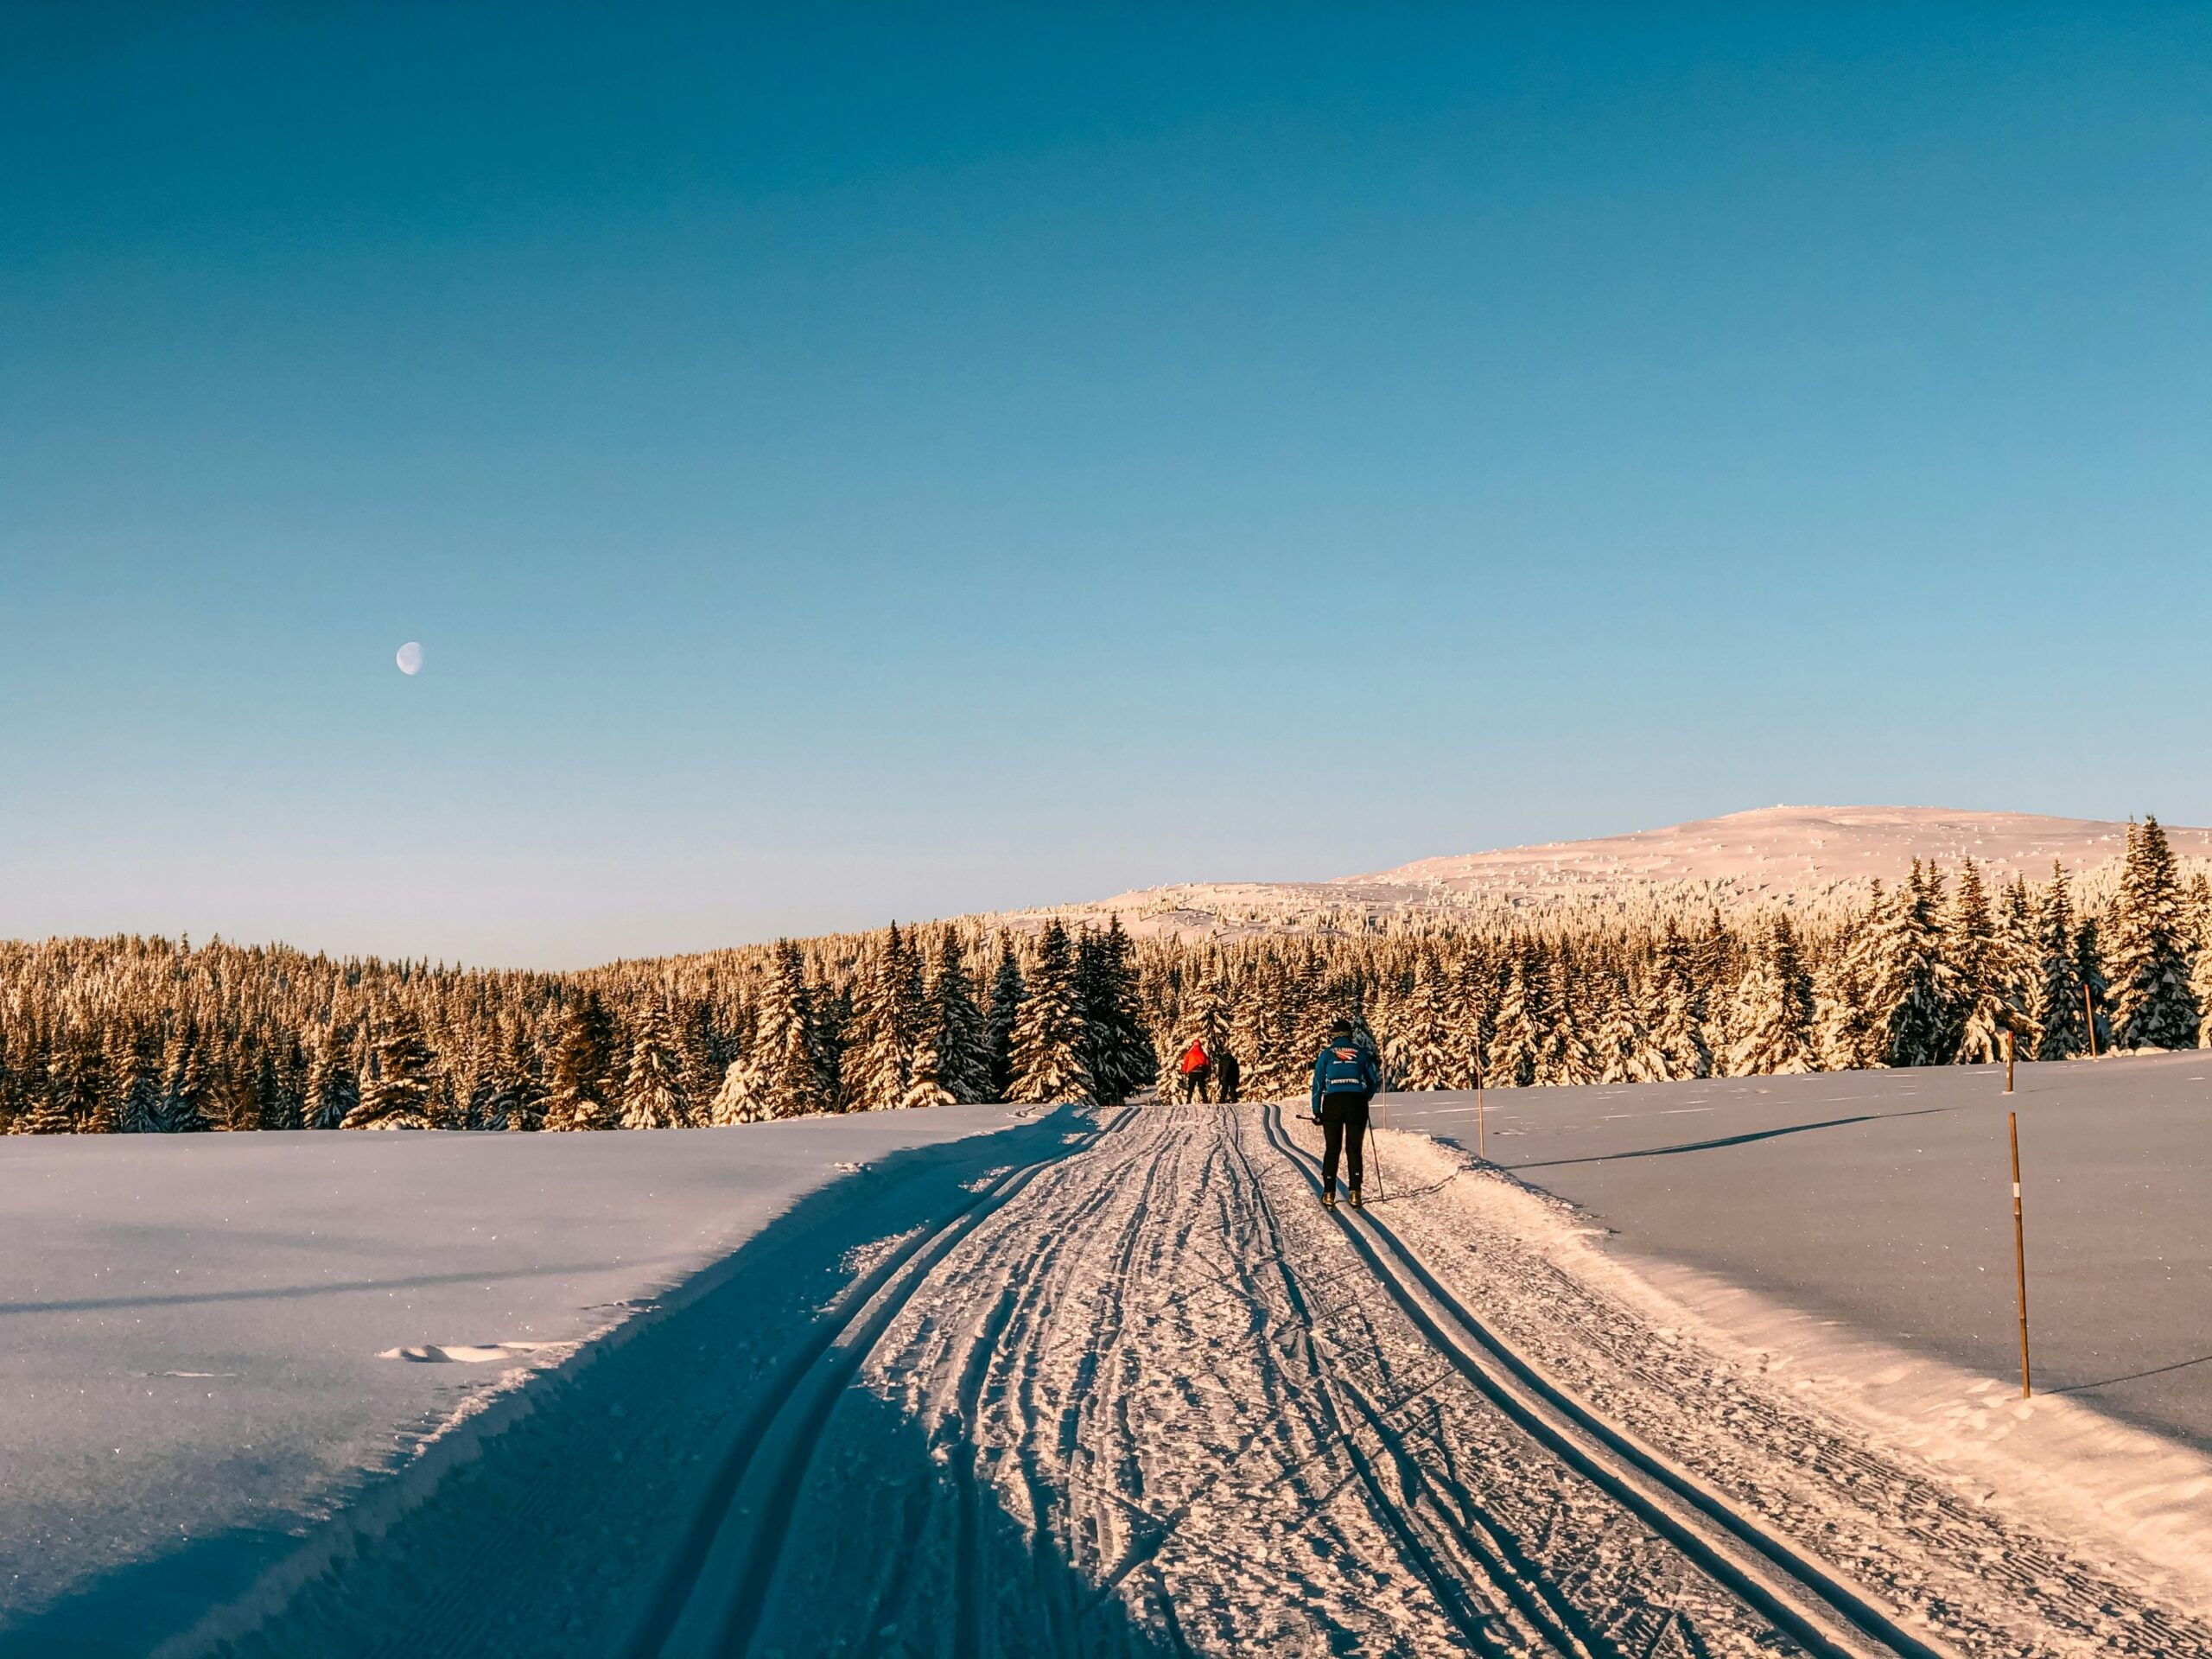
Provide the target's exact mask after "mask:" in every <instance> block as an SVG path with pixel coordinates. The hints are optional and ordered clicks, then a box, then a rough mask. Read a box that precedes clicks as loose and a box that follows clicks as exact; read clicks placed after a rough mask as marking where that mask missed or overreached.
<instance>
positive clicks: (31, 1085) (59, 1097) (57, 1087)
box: [16, 1033, 77, 1135]
mask: <svg viewBox="0 0 2212 1659" xmlns="http://www.w3.org/2000/svg"><path fill="white" fill-rule="evenodd" d="M52 1040H53V1039H52V1038H51V1036H50V1035H49V1034H48V1033H39V1034H38V1035H37V1036H36V1037H35V1038H34V1039H33V1041H32V1044H31V1046H30V1047H29V1050H28V1052H26V1053H25V1055H24V1057H23V1059H22V1063H21V1065H22V1077H21V1088H22V1096H21V1098H22V1110H21V1111H20V1113H19V1115H18V1116H17V1119H16V1123H17V1128H19V1129H20V1130H21V1132H22V1133H23V1134H25V1135H73V1134H74V1133H75V1132H76V1128H77V1125H76V1123H75V1122H74V1121H73V1119H72V1118H71V1117H70V1116H69V1062H68V1059H67V1056H66V1053H65V1052H63V1051H61V1050H60V1049H59V1048H50V1047H48V1044H49V1043H51V1042H52Z"/></svg>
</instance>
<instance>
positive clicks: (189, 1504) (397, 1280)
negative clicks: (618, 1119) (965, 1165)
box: [0, 1107, 1014, 1655]
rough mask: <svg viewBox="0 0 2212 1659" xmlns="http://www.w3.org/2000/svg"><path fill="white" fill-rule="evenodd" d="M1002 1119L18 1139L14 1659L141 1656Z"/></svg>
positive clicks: (2, 1284) (9, 1615)
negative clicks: (771, 1241) (591, 1368)
mask: <svg viewBox="0 0 2212 1659" xmlns="http://www.w3.org/2000/svg"><path fill="white" fill-rule="evenodd" d="M1013 1121H1014V1120H1012V1119H1011V1118H1010V1117H1009V1116H1008V1114H1007V1109H1004V1108H999V1107H947V1108H941V1109H936V1110H931V1111H921V1112H895V1113H878V1114H869V1115H864V1116H853V1117H842V1118H817V1119H810V1120H807V1121H804V1122H793V1123H779V1124H763V1125H757V1126H754V1127H752V1128H739V1129H694V1130H664V1131H660V1132H658V1133H655V1134H651V1135H330V1134H321V1135H312V1134H303V1135H278V1134H262V1135H83V1136H65V1135H53V1136H46V1135H11V1136H8V1137H5V1138H4V1139H0V1214H4V1215H5V1216H6V1217H7V1230H6V1238H7V1248H6V1249H4V1250H0V1317H4V1320H5V1331H6V1336H7V1340H6V1343H5V1344H4V1347H0V1651H4V1652H7V1653H11V1654H12V1653H22V1654H40V1655H44V1654H52V1653H62V1652H84V1653H92V1652H111V1653H118V1654H137V1653H143V1652H144V1651H145V1650H146V1649H147V1648H148V1646H149V1641H148V1639H147V1637H148V1636H149V1633H155V1632H159V1631H162V1630H168V1629H171V1628H174V1627H176V1626H179V1625H181V1624H186V1623H188V1622H189V1618H190V1616H191V1615H193V1614H194V1612H195V1611H197V1610H198V1609H199V1608H200V1606H202V1605H205V1604H206V1603H207V1602H208V1601H210V1600H219V1599H224V1598H226V1597H229V1596H234V1595H237V1594H238V1593H241V1592H244V1591H245V1589H246V1587H247V1586H249V1585H250V1584H251V1582H252V1581H253V1580H254V1578H255V1576H256V1575H257V1574H258V1573H261V1572H262V1571H263V1570H264V1568H265V1567H267V1566H268V1565H269V1564H270V1562H271V1561H272V1560H277V1559H278V1558H280V1557H281V1556H283V1554H286V1553H287V1552H289V1550H291V1549H293V1548H296V1545H297V1541H298V1540H297V1536H296V1535H298V1534H299V1533H300V1532H301V1531H302V1529H303V1528H305V1527H307V1526H308V1524H309V1523H311V1522H314V1521H315V1520H316V1519H318V1518H319V1517H321V1516H323V1515H326V1514H327V1513H328V1512H329V1511H330V1510H333V1509H334V1508H336V1507H338V1506H340V1505H341V1504H343V1503H347V1502H349V1501H353V1500H355V1499H358V1498H359V1497H362V1496H363V1495H364V1494H365V1493H366V1492H368V1491H373V1490H374V1489H375V1488H376V1487H377V1486H378V1483H379V1482H380V1481H382V1480H387V1479H389V1478H391V1476H392V1471H397V1470H404V1468H405V1467H406V1466H407V1465H410V1464H411V1463H413V1462H414V1461H416V1459H418V1458H419V1457H421V1456H422V1455H423V1452H424V1449H425V1447H426V1446H430V1445H434V1444H435V1442H436V1441H437V1440H438V1439H439V1437H441V1436H442V1435H444V1434H447V1433H449V1432H450V1431H451V1430H452V1429H453V1428H454V1427H455V1425H456V1424H457V1423H460V1422H465V1421H467V1418H468V1417H469V1415H470V1414H471V1413H472V1412H474V1410H476V1409H477V1408H479V1407H480V1406H481V1405H483V1404H484V1403H485V1402H486V1400H487V1399H490V1398H492V1397H494V1396H496V1395H498V1394H499V1391H500V1390H501V1389H503V1388H511V1387H512V1386H513V1385H514V1383H516V1382H517V1381H518V1379H520V1378H523V1377H527V1376H531V1375H533V1374H535V1373H536V1372H537V1370H539V1368H543V1367H547V1366H552V1365H557V1364H560V1363H564V1362H565V1361H567V1360H568V1359H569V1357H570V1356H572V1355H573V1354H574V1353H575V1348H576V1344H578V1342H579V1341H580V1340H581V1339H582V1338H586V1337H588V1336H590V1335H591V1334H592V1333H594V1332H598V1331H601V1330H603V1329H605V1328H607V1327H608V1326H609V1325H614V1324H617V1323H619V1322H620V1321H621V1320H623V1319H625V1318H626V1317H627V1316H629V1315H631V1314H632V1313H635V1312H637V1311H638V1310H639V1309H640V1308H641V1307H643V1306H648V1305H650V1304H651V1303H652V1301H653V1300H655V1299H656V1298H658V1297H659V1296H660V1295H661V1294H662V1293H663V1292H664V1290H665V1289H666V1287H670V1286H671V1285H673V1284H677V1283H678V1282H680V1281H684V1280H686V1279H687V1278H688V1277H689V1276H690V1275H692V1274H695V1273H696V1271H697V1270H698V1269H699V1268H701V1267H702V1265H703V1264H705V1263H707V1262H711V1261H714V1260H715V1259H716V1258H718V1257H721V1256H723V1255H727V1254H728V1252H729V1251H730V1250H732V1249H734V1248H736V1247H737V1245H738V1244H740V1243H741V1242H742V1241H743V1240H744V1239H745V1238H747V1236H751V1235H752V1234H753V1233H756V1232H757V1231H758V1230H760V1228H761V1227H762V1226H763V1225H764V1224H766V1223H767V1222H768V1221H770V1220H771V1219H772V1218H773V1217H775V1216H777V1215H778V1214H779V1213H781V1212H783V1211H785V1210H787V1209H788V1208H789V1207H790V1206H791V1204H792V1203H793V1201H794V1200H795V1199H797V1198H799V1197H801V1196H802V1195H804V1194H805V1193H807V1192H810V1191H811V1190H813V1189H815V1188H817V1187H820V1186H822V1185H823V1184H825V1183H829V1182H834V1181H837V1180H839V1179H841V1176H842V1174H843V1173H846V1172H849V1171H851V1170H852V1169H854V1168H855V1166H856V1165H860V1164H865V1163H868V1162H871V1161H873V1160H878V1159H880V1158H882V1157H885V1156H887V1155H889V1154H894V1153H896V1152H898V1151H899V1149H901V1148H905V1147H916V1146H925V1145H933V1144H938V1143H942V1142H944V1141H949V1140H952V1139H956V1138H958V1137H963V1136H969V1135H986V1138H987V1139H988V1135H987V1132H988V1131H991V1130H995V1129H1002V1128H1006V1127H1007V1125H1008V1124H1009V1122H1013ZM410 1362H411V1363H410Z"/></svg>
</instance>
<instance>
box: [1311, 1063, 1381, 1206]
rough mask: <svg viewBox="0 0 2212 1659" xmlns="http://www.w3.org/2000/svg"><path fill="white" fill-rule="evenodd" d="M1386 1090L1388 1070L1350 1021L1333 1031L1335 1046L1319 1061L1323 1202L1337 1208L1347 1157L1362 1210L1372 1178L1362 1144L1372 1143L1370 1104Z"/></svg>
mask: <svg viewBox="0 0 2212 1659" xmlns="http://www.w3.org/2000/svg"><path fill="white" fill-rule="evenodd" d="M1382 1086H1383V1070H1382V1068H1381V1067H1380V1066H1378V1065H1376V1063H1375V1056H1374V1054H1373V1053H1372V1052H1370V1050H1369V1048H1368V1046H1367V1045H1366V1044H1364V1043H1363V1042H1361V1041H1360V1040H1359V1039H1358V1037H1357V1034H1355V1033H1354V1032H1353V1029H1352V1023H1351V1020H1338V1021H1337V1022H1336V1024H1335V1025H1333V1026H1332V1027H1329V1040H1328V1041H1327V1042H1326V1043H1325V1044H1324V1045H1323V1046H1322V1048H1321V1052H1319V1054H1317V1055H1315V1056H1314V1058H1313V1121H1314V1122H1316V1123H1319V1125H1320V1126H1321V1202H1322V1203H1323V1204H1324V1205H1326V1206H1327V1207H1328V1208H1330V1209H1332V1210H1333V1209H1335V1208H1336V1207H1337V1157H1338V1153H1339V1152H1341V1153H1342V1154H1343V1155H1344V1173H1345V1174H1346V1175H1347V1176H1348V1177H1349V1178H1350V1179H1349V1181H1348V1182H1347V1185H1349V1186H1350V1187H1351V1207H1352V1208H1353V1209H1355V1210H1357V1209H1358V1208H1359V1181H1360V1177H1361V1176H1362V1175H1363V1174H1364V1173H1366V1171H1365V1168H1364V1166H1363V1160H1362V1158H1361V1155H1360V1154H1361V1152H1362V1150H1363V1145H1362V1143H1363V1141H1365V1139H1366V1137H1367V1103H1368V1102H1369V1101H1370V1100H1372V1099H1373V1098H1374V1097H1375V1091H1376V1090H1377V1089H1379V1088H1381V1087H1382Z"/></svg>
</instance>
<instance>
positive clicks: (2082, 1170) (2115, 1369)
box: [1379, 1052, 2212, 1452]
mask: <svg viewBox="0 0 2212 1659" xmlns="http://www.w3.org/2000/svg"><path fill="white" fill-rule="evenodd" d="M2016 1088H2017V1092H2016V1093H2015V1094H2014V1095H2013V1096H2012V1097H2011V1098H2010V1099H2009V1100H2008V1099H2007V1098H2006V1097H2005V1094H2004V1093H2003V1090H2004V1075H2003V1071H2002V1069H2001V1068H1993V1067H1965V1066H1953V1067H1931V1068H1923V1069H1916V1070H1912V1071H1857V1072H1838V1073H1833V1074H1829V1075H1825V1076H1818V1077H1733V1078H1727V1079H1724V1080H1715V1081H1712V1082H1703V1083H1671V1084H1636V1085H1630V1086H1625V1087H1620V1088H1590V1089H1516V1090H1491V1091H1490V1093H1489V1096H1488V1100H1487V1117H1488V1123H1489V1153H1490V1156H1491V1159H1492V1160H1494V1161H1495V1162H1497V1163H1498V1164H1500V1165H1503V1166H1504V1167H1506V1168H1508V1169H1510V1170H1513V1171H1515V1172H1516V1173H1518V1174H1520V1175H1521V1176H1522V1178H1524V1179H1527V1180H1529V1181H1530V1182H1532V1183H1534V1184H1535V1185H1539V1186H1541V1187H1543V1188H1544V1189H1546V1190H1547V1191H1548V1192H1554V1193H1557V1194H1558V1195H1559V1196H1560V1197H1562V1198H1568V1199H1571V1200H1573V1202H1574V1203H1576V1204H1578V1205H1582V1206H1584V1207H1585V1208H1586V1209H1587V1210H1589V1211H1591V1212H1592V1214H1594V1215H1595V1216H1596V1217H1599V1218H1600V1219H1601V1220H1603V1221H1604V1222H1605V1224H1607V1225H1608V1226H1610V1227H1611V1228H1613V1229H1615V1230H1617V1233H1618V1238H1617V1239H1616V1241H1615V1245H1616V1248H1617V1249H1618V1250H1620V1251H1622V1252H1624V1253H1627V1254H1630V1255H1635V1256H1639V1257H1643V1258H1653V1257H1656V1258H1660V1259H1661V1260H1662V1261H1663V1262H1672V1263H1679V1264H1681V1265H1683V1266H1686V1267H1688V1268H1694V1269H1698V1270H1701V1271H1702V1272H1704V1273H1706V1274H1711V1275H1713V1277H1714V1278H1715V1279H1717V1280H1719V1281H1726V1283H1730V1284H1733V1285H1736V1286H1740V1287H1745V1288H1747V1289H1751V1290H1754V1291H1759V1292H1764V1293H1767V1294H1770V1295H1771V1296H1772V1297H1774V1298H1776V1299H1777V1300H1781V1301H1783V1302H1784V1303H1787V1304H1789V1305H1791V1306H1796V1307H1797V1308H1799V1309H1802V1310H1803V1311H1805V1312H1807V1313H1811V1314H1815V1315H1817V1316H1819V1317H1821V1318H1824V1319H1834V1320H1840V1321H1842V1322H1843V1323H1844V1324H1845V1325H1847V1327H1849V1328H1852V1329H1854V1330H1858V1331H1863V1332H1866V1333H1868V1334H1870V1335H1872V1336H1875V1337H1878V1338H1882V1339H1883V1340H1885V1341H1888V1342H1891V1343H1894V1344H1897V1346H1899V1347H1900V1348H1903V1349H1905V1350H1907V1351H1912V1352H1918V1353H1925V1354H1930V1355H1934V1356H1937V1357H1941V1358H1943V1359H1945V1360H1948V1361H1950V1362H1952V1363H1956V1364H1959V1365H1961V1366H1965V1367H1967V1368H1969V1369H1971V1370H1976V1371H1980V1372H1982V1373H1985V1374H1986V1375H1989V1376H2004V1377H2014V1378H2017V1376H2018V1340H2019V1337H2018V1315H2017V1313H2016V1312H2015V1304H2014V1300H2013V1267H2012V1180H2011V1172H2010V1170H2009V1168H2008V1166H2007V1163H2006V1150H2005V1112H2006V1110H2007V1109H2016V1110H2018V1113H2019V1116H2020V1157H2021V1164H2022V1173H2023V1175H2024V1187H2025V1204H2026V1211H2027V1231H2028V1259H2029V1270H2030V1274H2031V1282H2030V1287H2029V1294H2030V1307H2029V1315H2030V1319H2031V1325H2032V1335H2033V1345H2034V1360H2035V1370H2036V1381H2037V1387H2038V1389H2044V1390H2050V1391H2054V1392H2056V1391H2062V1390H2063V1391H2064V1392H2065V1393H2066V1394H2068V1395H2071V1396H2072V1397H2074V1398H2076V1399H2080V1400H2083V1401H2088V1402H2093V1403H2094V1404H2095V1405H2096V1406H2098V1407H2100V1408H2102V1409H2103V1410H2104V1411H2106V1412H2108V1413H2110V1414H2113V1415H2115V1416H2118V1417H2120V1418H2123V1419H2126V1420H2127V1421H2133V1422H2135V1423H2139V1424H2142V1425H2145V1426H2146V1427H2152V1428H2156V1429H2159V1430H2162V1431H2164V1432H2165V1433H2170V1434H2173V1435H2176V1436H2178V1437H2180V1438H2182V1439H2183V1440H2189V1441H2190V1442H2192V1443H2194V1444H2195V1445H2196V1446H2197V1447H2199V1448H2200V1449H2202V1450H2204V1451H2208V1452H2212V1054H2203V1053H2186V1052H2184V1053H2180V1054H2172V1055H2160V1056H2155V1057H2144V1058H2136V1057H2132V1056H2124V1057H2118V1058H2107V1059H2104V1060H2101V1061H2097V1062H2094V1063H2092V1062H2090V1061H2086V1060H2083V1061H2076V1062H2072V1063H2069V1064H2065V1065H2023V1066H2021V1067H2020V1068H2019V1070H2018V1081H2017V1085H2016ZM1379 1112H1380V1116H1381V1117H1382V1119H1383V1121H1384V1122H1389V1123H1390V1124H1392V1125H1394V1126H1395V1127H1397V1128H1406V1129H1419V1130H1422V1131H1424V1132H1426V1133H1428V1134H1430V1135H1439V1136H1442V1137H1446V1138H1448V1139H1450V1140H1452V1141H1456V1142H1458V1143H1459V1144H1460V1145H1462V1146H1465V1147H1468V1148H1469V1149H1472V1148H1473V1147H1474V1146H1475V1144H1476V1134H1475V1107H1474V1098H1473V1096H1471V1095H1461V1094H1423V1095H1404V1096H1384V1098H1383V1103H1381V1105H1380V1108H1379ZM1385 1155H1386V1156H1387V1154H1385ZM1644 1265H1645V1267H1646V1268H1647V1270H1649V1271H1653V1272H1656V1271H1660V1268H1658V1266H1657V1264H1656V1263H1653V1262H1649V1261H1647V1262H1645V1264H1644Z"/></svg>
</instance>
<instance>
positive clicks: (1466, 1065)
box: [1446, 944, 1497, 1089]
mask: <svg viewBox="0 0 2212 1659" xmlns="http://www.w3.org/2000/svg"><path fill="white" fill-rule="evenodd" d="M1496 1003H1497V969H1496V967H1495V965H1494V964H1493V963H1491V960H1490V958H1489V956H1488V954H1487V953H1486V952H1485V951H1484V950H1483V949H1482V948H1481V947H1480V946H1479V945H1478V944H1470V945H1468V946H1467V948H1466V949H1465V950H1462V951H1461V952H1460V955H1459V963H1458V965H1457V967H1455V968H1454V969H1453V970H1452V993H1451V996H1450V998H1449V999H1448V1001H1447V1002H1446V1014H1447V1016H1448V1020H1449V1023H1450V1030H1449V1032H1448V1033H1447V1035H1446V1041H1447V1043H1448V1044H1449V1047H1450V1053H1451V1073H1450V1075H1451V1078H1452V1081H1451V1084H1449V1086H1450V1087H1452V1088H1454V1089H1471V1088H1473V1087H1474V1086H1475V1083H1476V1079H1477V1078H1478V1077H1479V1076H1480V1075H1481V1072H1482V1067H1483V1056H1484V1054H1486V1053H1487V1052H1489V1051H1490V1039H1491V1020H1492V1018H1493V1017H1494V1014H1495V1005H1496Z"/></svg>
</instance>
